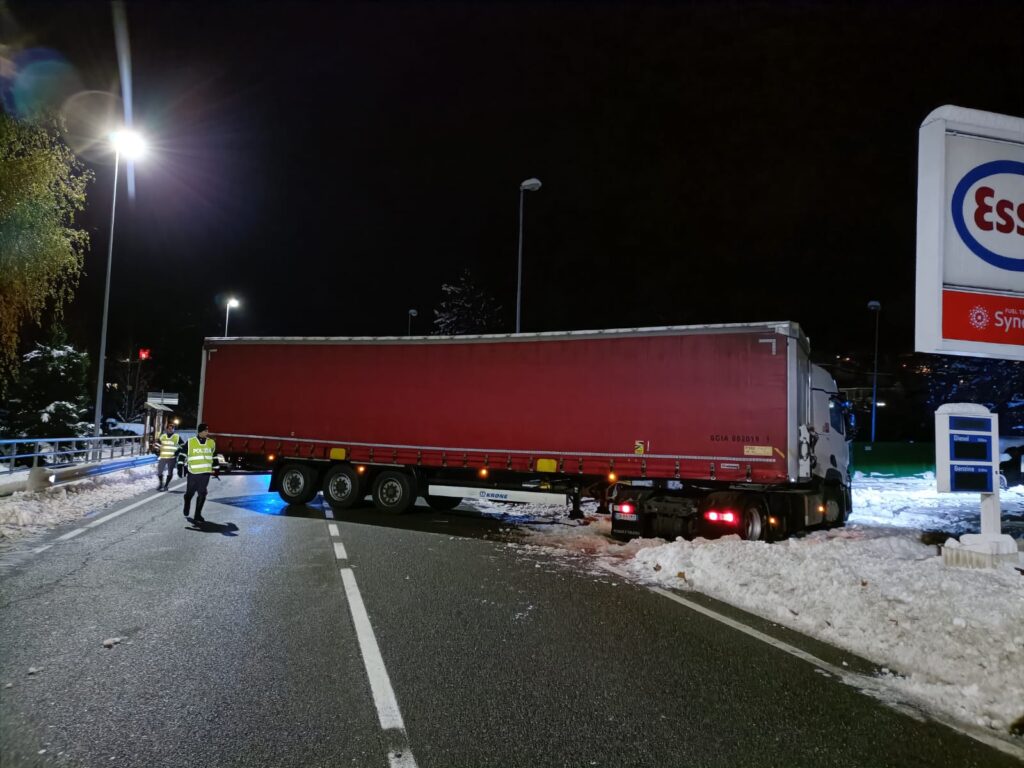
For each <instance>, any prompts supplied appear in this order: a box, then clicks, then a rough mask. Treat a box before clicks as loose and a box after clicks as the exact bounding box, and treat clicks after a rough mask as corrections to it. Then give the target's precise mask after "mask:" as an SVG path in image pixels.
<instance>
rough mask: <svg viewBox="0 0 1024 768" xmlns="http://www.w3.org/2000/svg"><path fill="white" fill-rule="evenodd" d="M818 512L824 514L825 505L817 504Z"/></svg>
mask: <svg viewBox="0 0 1024 768" xmlns="http://www.w3.org/2000/svg"><path fill="white" fill-rule="evenodd" d="M818 512H820V513H821V514H823V515H824V514H825V505H824V504H819V505H818Z"/></svg>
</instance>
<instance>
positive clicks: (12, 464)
mask: <svg viewBox="0 0 1024 768" xmlns="http://www.w3.org/2000/svg"><path fill="white" fill-rule="evenodd" d="M147 453H149V443H148V442H147V441H145V438H143V437H142V435H123V436H117V437H47V438H28V437H25V438H18V439H16V440H0V473H3V472H6V473H8V474H13V473H14V472H15V471H17V470H19V469H31V468H33V467H52V468H54V469H56V468H58V467H67V466H71V465H73V464H79V463H85V462H91V461H105V460H107V459H116V458H120V457H125V456H142V455H144V454H147ZM0 477H2V474H0Z"/></svg>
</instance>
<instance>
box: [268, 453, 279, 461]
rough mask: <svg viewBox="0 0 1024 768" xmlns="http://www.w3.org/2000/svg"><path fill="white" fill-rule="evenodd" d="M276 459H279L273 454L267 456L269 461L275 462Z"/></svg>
mask: <svg viewBox="0 0 1024 768" xmlns="http://www.w3.org/2000/svg"><path fill="white" fill-rule="evenodd" d="M276 458H277V457H276V456H275V455H274V454H272V453H271V454H268V455H267V461H273V460H274V459H276Z"/></svg>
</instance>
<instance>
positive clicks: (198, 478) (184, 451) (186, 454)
mask: <svg viewBox="0 0 1024 768" xmlns="http://www.w3.org/2000/svg"><path fill="white" fill-rule="evenodd" d="M178 462H179V463H182V464H184V466H185V470H186V472H187V473H188V481H187V484H186V486H185V508H184V509H183V510H182V513H183V514H184V515H185V517H186V518H187V517H188V513H189V510H190V508H191V506H192V497H193V496H197V497H198V498H197V499H196V514H195V517H193V518H192V520H193V521H194V522H195V523H196V525H199V524H201V523H205V522H206V520H204V519H203V505H204V504H205V503H206V487H207V486H208V485H209V484H210V475H213V476H214V477H217V473H218V470H219V469H220V464H219V462H218V461H217V443H216V442H214V441H213V440H211V439H210V428H209V427H208V426H207V425H206V424H200V425H199V426H198V427H196V436H195V437H191V438H189V439H188V440H186V441H185V442H184V443H183V444H182V445H181V447H179V448H178Z"/></svg>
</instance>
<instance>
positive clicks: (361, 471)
mask: <svg viewBox="0 0 1024 768" xmlns="http://www.w3.org/2000/svg"><path fill="white" fill-rule="evenodd" d="M365 473H366V467H364V466H363V465H362V464H360V465H359V466H358V467H356V474H357V475H362V474H365Z"/></svg>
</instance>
